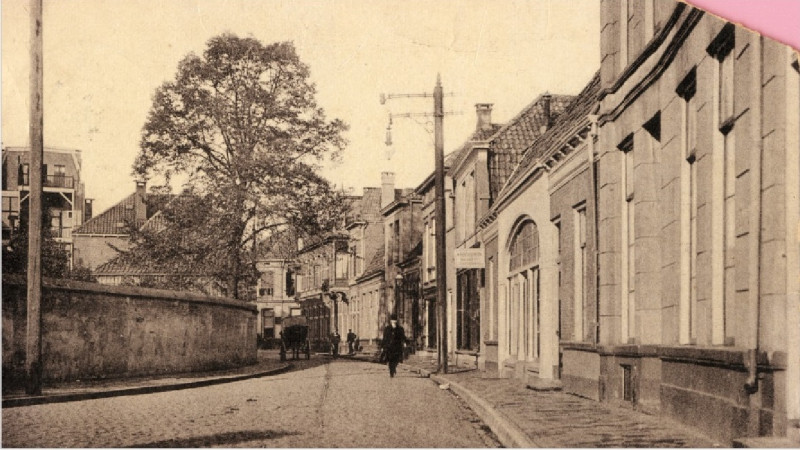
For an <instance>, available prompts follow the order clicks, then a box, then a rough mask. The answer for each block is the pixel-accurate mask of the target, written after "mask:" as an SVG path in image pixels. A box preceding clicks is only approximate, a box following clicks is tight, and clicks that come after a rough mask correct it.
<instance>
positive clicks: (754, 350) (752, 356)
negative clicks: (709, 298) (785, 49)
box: [744, 36, 764, 395]
mask: <svg viewBox="0 0 800 450" xmlns="http://www.w3.org/2000/svg"><path fill="white" fill-rule="evenodd" d="M761 39H762V38H761V36H754V37H753V43H752V49H753V50H752V51H753V55H754V61H753V65H752V69H751V74H750V76H751V78H752V81H751V83H752V84H751V86H750V89H752V91H753V95H754V99H753V102H752V104H751V105H750V108H751V110H750V112H751V116H750V120H751V121H752V127H753V130H754V135H755V138H756V139H755V140H756V142H755V151H754V152H753V153H751V160H750V174H751V176H752V178H751V182H750V204H751V207H750V241H749V249H748V250H749V252H748V254H749V255H750V257H749V259H750V267H749V268H748V269H749V270H748V272H749V280H748V289H749V299H748V300H749V301H748V306H749V308H748V310H749V311H748V313H749V314H748V316H749V317H750V318H751V319H752V321H751V323H750V330H751V331H752V333H753V334H752V337H751V341H750V343H751V346H750V348H749V349H748V350H747V356H746V359H745V365H746V366H747V381H745V384H744V388H745V391H747V393H748V394H751V395H752V394H755V393H756V392H758V353H759V345H760V338H759V335H760V334H761V333H760V330H759V326H760V323H761V218H762V214H761V208H762V192H761V184H762V181H761V180H762V177H763V173H762V170H763V167H762V166H763V164H762V161H763V154H764V142H763V140H762V137H761V136H762V125H761V118H762V117H761V114H762V101H763V94H762V92H761V77H762V74H761V70H762V55H761V52H762V49H761V46H762V44H761Z"/></svg>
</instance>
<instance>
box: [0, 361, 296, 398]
mask: <svg viewBox="0 0 800 450" xmlns="http://www.w3.org/2000/svg"><path fill="white" fill-rule="evenodd" d="M292 367H293V366H292V365H291V364H286V365H284V366H282V367H278V368H275V369H270V370H265V371H263V372H256V373H249V374H245V375H231V376H222V377H217V378H206V379H202V380H197V381H188V382H180V383H174V384H164V385H154V386H140V387H134V388H122V389H111V390H107V391H90V392H71V393H67V394H52V395H46V394H45V395H41V396H31V397H19V398H9V399H4V400H3V408H16V407H19V406H31V405H43V404H48V403H64V402H74V401H79V400H92V399H98V398H109V397H120V396H126V395H141V394H153V393H157V392H166V391H177V390H181V389H191V388H199V387H204V386H212V385H215V384H223V383H231V382H234V381H242V380H248V379H251V378H260V377H266V376H270V375H278V374H281V373H284V372H287V371H288V370H289V369H291V368H292Z"/></svg>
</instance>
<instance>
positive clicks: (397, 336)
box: [381, 314, 406, 378]
mask: <svg viewBox="0 0 800 450" xmlns="http://www.w3.org/2000/svg"><path fill="white" fill-rule="evenodd" d="M405 342H406V333H405V331H403V327H401V326H400V325H398V324H397V315H396V314H392V315H391V316H390V317H389V325H387V326H386V328H385V329H384V330H383V340H382V341H381V347H382V348H383V352H384V354H385V355H386V361H387V362H388V363H389V377H391V378H394V374H395V373H397V364H398V363H399V362H400V360H401V359H403V344H404V343H405Z"/></svg>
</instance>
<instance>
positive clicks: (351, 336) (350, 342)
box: [347, 330, 356, 355]
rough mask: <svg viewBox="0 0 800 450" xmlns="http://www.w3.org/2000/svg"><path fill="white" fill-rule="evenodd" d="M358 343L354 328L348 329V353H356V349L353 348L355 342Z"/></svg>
mask: <svg viewBox="0 0 800 450" xmlns="http://www.w3.org/2000/svg"><path fill="white" fill-rule="evenodd" d="M355 343H356V334H355V333H353V330H347V354H348V355H352V354H353V353H355V349H354V348H353V344H355Z"/></svg>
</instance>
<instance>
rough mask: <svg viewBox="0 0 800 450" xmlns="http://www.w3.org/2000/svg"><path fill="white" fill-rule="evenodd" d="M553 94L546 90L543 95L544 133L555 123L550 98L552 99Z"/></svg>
mask: <svg viewBox="0 0 800 450" xmlns="http://www.w3.org/2000/svg"><path fill="white" fill-rule="evenodd" d="M552 97H553V96H552V95H550V93H549V92H545V93H544V95H542V110H543V112H544V125H542V130H541V131H542V133H544V132H545V131H547V130H549V129H550V126H551V125H552V124H553V118H552V114H551V112H550V100H551V99H552Z"/></svg>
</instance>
